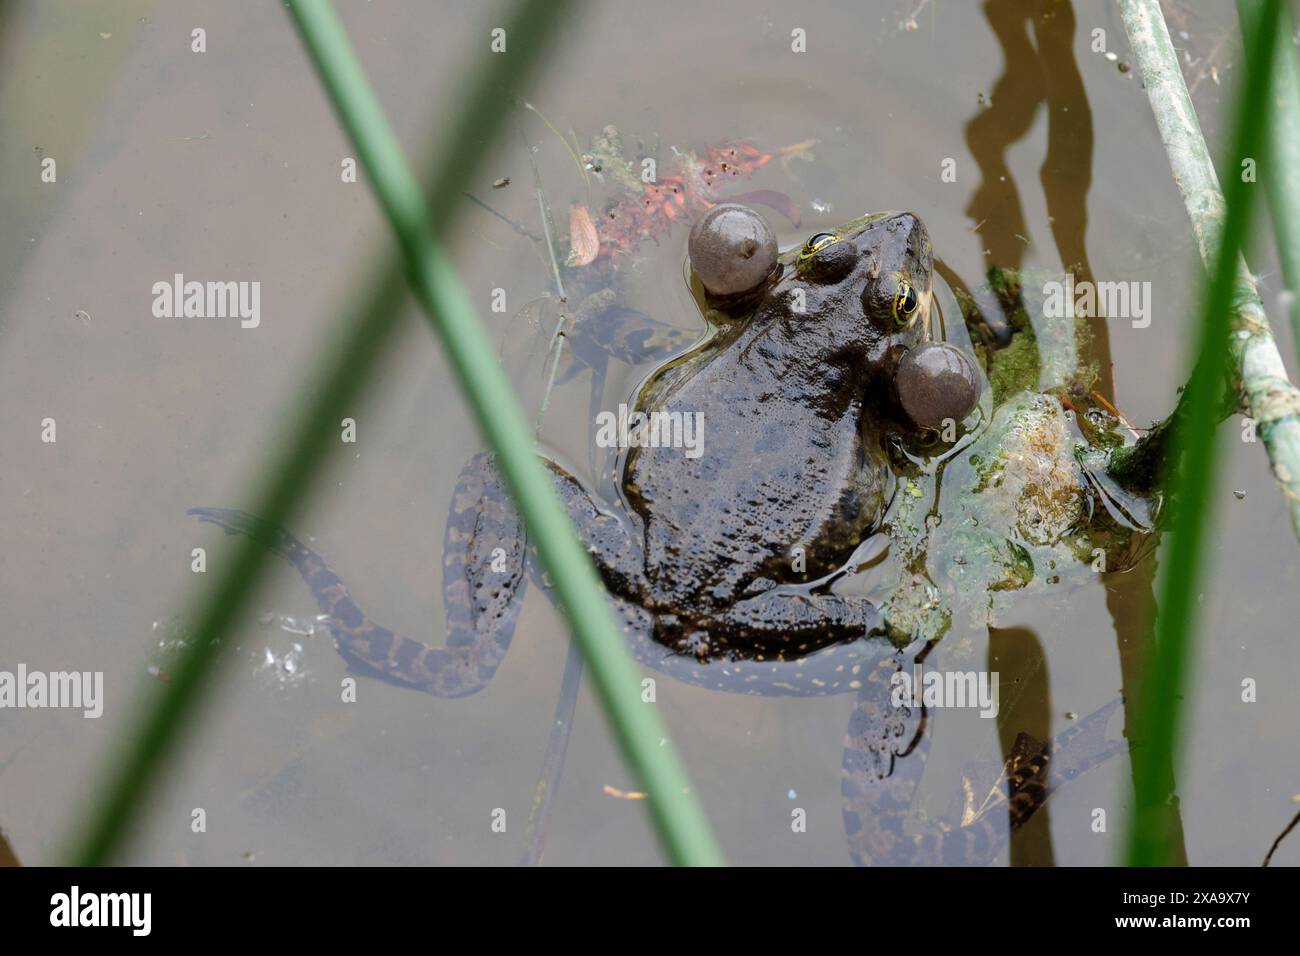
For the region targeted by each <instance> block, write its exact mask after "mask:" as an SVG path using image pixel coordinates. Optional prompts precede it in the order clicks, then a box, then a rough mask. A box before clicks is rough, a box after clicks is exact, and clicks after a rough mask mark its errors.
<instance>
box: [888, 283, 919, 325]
mask: <svg viewBox="0 0 1300 956" xmlns="http://www.w3.org/2000/svg"><path fill="white" fill-rule="evenodd" d="M920 304H921V300H920V299H918V298H917V295H916V290H915V289H913V288H912V283H910V282H908V281H907V280H906V279H903V278H901V277H900V278H899V280H898V291H897V292H895V293H894V321H895V322H896V323H897V324H899V325H907V324H908V323H910V322H911V321H912V316H913V315H915V314H916V307H917V306H918V305H920Z"/></svg>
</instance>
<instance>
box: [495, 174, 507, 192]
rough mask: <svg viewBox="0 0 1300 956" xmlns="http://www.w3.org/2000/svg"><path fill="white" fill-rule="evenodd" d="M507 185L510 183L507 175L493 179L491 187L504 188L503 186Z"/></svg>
mask: <svg viewBox="0 0 1300 956" xmlns="http://www.w3.org/2000/svg"><path fill="white" fill-rule="evenodd" d="M509 185H510V177H509V176H502V177H501V178H500V179H497V180H494V181H493V183H492V188H493V189H505V188H506V187H507V186H509Z"/></svg>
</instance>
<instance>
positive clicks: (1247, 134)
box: [1127, 0, 1281, 866]
mask: <svg viewBox="0 0 1300 956" xmlns="http://www.w3.org/2000/svg"><path fill="white" fill-rule="evenodd" d="M1152 5H1153V6H1154V4H1152ZM1280 8H1281V4H1280V2H1279V0H1268V2H1267V5H1266V9H1265V12H1264V15H1263V19H1262V20H1261V21H1260V29H1258V30H1256V31H1255V32H1254V33H1253V35H1251V36H1247V37H1246V48H1247V50H1248V51H1249V56H1248V58H1247V69H1246V76H1245V78H1244V81H1243V83H1242V87H1241V90H1240V94H1239V97H1238V102H1237V104H1236V110H1235V113H1234V117H1233V134H1232V140H1231V146H1232V148H1231V151H1230V152H1229V153H1228V161H1227V165H1225V166H1224V169H1225V170H1230V171H1231V172H1230V174H1229V175H1228V177H1227V187H1226V190H1225V200H1226V203H1227V213H1226V216H1225V217H1224V221H1223V229H1222V232H1221V233H1220V235H1219V239H1218V244H1217V249H1216V250H1215V254H1214V268H1213V270H1212V273H1211V277H1210V281H1209V285H1208V287H1207V288H1206V290H1205V294H1204V295H1203V297H1202V309H1201V321H1200V327H1199V330H1198V333H1197V345H1196V350H1195V352H1194V355H1195V363H1194V365H1193V368H1192V374H1191V377H1190V379H1189V381H1188V383H1187V388H1186V390H1185V392H1184V395H1183V402H1184V403H1185V407H1186V411H1187V414H1186V415H1185V416H1183V417H1182V420H1181V421H1180V422H1178V423H1177V424H1176V425H1175V431H1174V438H1173V440H1174V442H1175V443H1176V445H1177V447H1178V448H1179V449H1181V468H1179V469H1177V470H1176V474H1174V475H1172V476H1170V478H1169V485H1168V489H1167V491H1168V498H1169V500H1170V501H1171V502H1172V505H1173V508H1174V513H1173V526H1172V530H1173V536H1172V540H1171V541H1170V542H1169V547H1167V548H1166V549H1165V561H1164V568H1163V573H1162V575H1161V581H1160V591H1159V594H1160V597H1159V603H1158V608H1157V615H1156V619H1155V623H1154V627H1153V630H1152V639H1151V642H1150V644H1149V646H1148V648H1147V654H1146V656H1145V661H1146V663H1145V665H1144V667H1143V679H1142V686H1141V688H1140V690H1139V692H1138V701H1137V720H1136V722H1135V732H1134V738H1135V740H1136V741H1137V742H1138V744H1139V746H1138V747H1136V748H1135V749H1134V751H1133V762H1134V768H1133V787H1134V798H1135V805H1134V811H1133V815H1132V818H1131V819H1130V821H1129V824H1128V839H1127V848H1128V863H1129V865H1131V866H1160V865H1167V864H1168V863H1169V860H1170V857H1171V854H1170V846H1169V838H1170V835H1171V833H1172V824H1171V811H1172V807H1171V804H1170V799H1171V794H1169V793H1168V792H1167V788H1166V787H1164V786H1162V785H1161V781H1162V780H1163V781H1168V780H1171V779H1173V769H1174V767H1175V764H1176V762H1177V742H1178V740H1179V730H1180V727H1181V725H1182V711H1183V707H1182V689H1183V688H1184V687H1185V686H1186V684H1187V676H1188V670H1189V667H1188V661H1189V657H1190V652H1191V645H1192V640H1193V637H1194V629H1195V628H1194V626H1195V621H1194V619H1193V610H1194V608H1195V606H1196V600H1197V594H1198V593H1199V588H1200V582H1201V573H1202V569H1203V565H1204V561H1203V553H1204V539H1205V530H1206V528H1207V527H1208V526H1209V524H1210V522H1211V520H1212V517H1213V513H1212V512H1213V509H1212V498H1211V491H1212V489H1213V487H1214V479H1215V472H1216V470H1217V469H1216V465H1217V462H1216V460H1215V449H1214V446H1215V433H1216V422H1215V418H1216V416H1215V414H1214V410H1215V405H1216V402H1217V397H1218V394H1219V391H1218V390H1219V389H1220V388H1221V384H1220V383H1222V382H1223V381H1224V380H1225V378H1226V377H1227V375H1228V372H1229V358H1230V356H1229V351H1228V336H1229V332H1230V328H1231V324H1230V315H1231V310H1232V306H1233V299H1234V296H1235V295H1236V294H1237V290H1236V277H1237V258H1238V255H1239V254H1240V251H1241V249H1242V248H1243V246H1244V244H1245V241H1246V236H1247V234H1248V230H1249V225H1250V217H1251V207H1252V203H1253V200H1254V198H1255V197H1254V192H1253V187H1254V183H1253V182H1247V181H1246V180H1245V178H1244V176H1243V175H1242V174H1241V172H1240V169H1241V167H1240V165H1239V163H1240V161H1241V160H1242V159H1244V158H1253V159H1255V160H1256V161H1257V164H1258V166H1259V167H1260V168H1263V167H1264V165H1265V163H1264V160H1263V157H1262V156H1261V150H1262V149H1263V147H1264V135H1263V131H1264V128H1265V125H1266V122H1267V115H1268V112H1269V102H1268V97H1267V94H1268V88H1269V76H1270V71H1271V62H1270V61H1271V60H1272V57H1273V51H1274V44H1273V42H1272V34H1271V29H1272V28H1275V26H1276V24H1277V23H1278V13H1279V10H1280ZM1153 16H1155V17H1159V12H1158V8H1156V12H1155V13H1154V14H1153ZM1160 27H1162V28H1163V22H1161V23H1160ZM1163 35H1164V41H1165V42H1166V43H1167V42H1168V32H1167V30H1166V31H1164V33H1163ZM1173 460H1175V461H1178V460H1180V459H1179V457H1177V456H1176V457H1175V458H1174V459H1173Z"/></svg>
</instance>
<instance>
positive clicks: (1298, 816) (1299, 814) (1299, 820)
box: [1260, 34, 1300, 866]
mask: <svg viewBox="0 0 1300 956" xmlns="http://www.w3.org/2000/svg"><path fill="white" fill-rule="evenodd" d="M1288 35H1289V34H1288ZM1296 824H1300V810H1297V811H1296V812H1295V816H1293V817H1292V818H1291V822H1290V823H1288V824H1287V825H1286V829H1285V830H1283V831H1282V832H1281V833H1279V834H1278V835H1277V839H1276V840H1274V841H1273V845H1272V846H1271V847H1269V848H1268V853H1266V854H1265V855H1264V862H1263V863H1261V864H1260V866H1268V864H1269V861H1270V860H1272V859H1273V854H1274V852H1276V850H1277V848H1278V847H1279V846H1280V845H1281V844H1282V841H1283V840H1285V839H1286V838H1287V835H1288V834H1289V833H1290V832H1291V831H1292V830H1294V829H1295V828H1296Z"/></svg>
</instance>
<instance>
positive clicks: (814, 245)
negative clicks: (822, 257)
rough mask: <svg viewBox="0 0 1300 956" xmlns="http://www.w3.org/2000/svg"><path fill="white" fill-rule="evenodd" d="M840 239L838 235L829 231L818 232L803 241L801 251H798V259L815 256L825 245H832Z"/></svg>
mask: <svg viewBox="0 0 1300 956" xmlns="http://www.w3.org/2000/svg"><path fill="white" fill-rule="evenodd" d="M839 241H840V237H839V236H837V235H835V234H834V233H830V232H819V233H817V235H815V236H812V237H810V238H809V239H808V241H807V242H805V243H804V246H803V251H802V252H800V253H799V258H800V259H809V258H811V257H812V256H815V255H816V254H817V253H818V251H819V250H821V249H825V248H826V247H827V246H830V245H834V244H835V243H837V242H839Z"/></svg>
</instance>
